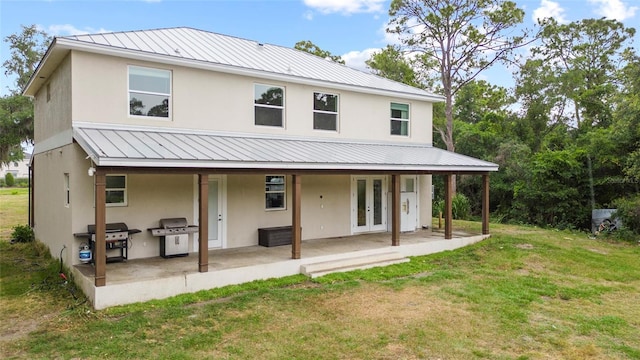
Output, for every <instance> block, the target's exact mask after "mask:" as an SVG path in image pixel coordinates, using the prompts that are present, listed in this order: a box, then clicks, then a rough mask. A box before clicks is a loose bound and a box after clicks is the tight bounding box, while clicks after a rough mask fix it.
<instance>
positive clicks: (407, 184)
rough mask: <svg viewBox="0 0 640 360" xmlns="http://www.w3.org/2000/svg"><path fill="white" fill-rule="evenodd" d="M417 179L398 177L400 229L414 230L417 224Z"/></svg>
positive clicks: (413, 177)
mask: <svg viewBox="0 0 640 360" xmlns="http://www.w3.org/2000/svg"><path fill="white" fill-rule="evenodd" d="M416 184H417V179H416V177H415V176H401V177H400V231H415V230H416V226H417V224H418V196H417V192H416V190H417V187H416Z"/></svg>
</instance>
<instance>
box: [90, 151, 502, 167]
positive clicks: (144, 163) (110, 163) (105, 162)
mask: <svg viewBox="0 0 640 360" xmlns="http://www.w3.org/2000/svg"><path fill="white" fill-rule="evenodd" d="M81 146H82V145H81ZM83 148H84V147H83ZM90 157H91V158H92V160H93V162H94V163H95V164H96V166H105V167H128V168H152V167H163V168H178V169H180V168H202V169H220V170H225V169H228V170H242V169H248V170H251V169H255V170H268V169H282V170H323V171H325V170H326V171H330V170H339V171H349V170H353V171H408V172H412V171H425V172H430V171H433V172H494V171H498V167H497V166H456V165H442V166H421V165H385V164H376V165H371V164H366V165H365V164H349V163H340V164H335V163H334V164H325V163H322V164H317V163H282V162H235V161H234V162H229V161H224V162H222V161H192V160H191V161H180V160H163V159H161V160H142V159H128V160H127V159H115V158H108V159H106V158H102V159H101V158H99V157H97V156H96V155H95V153H93V154H90Z"/></svg>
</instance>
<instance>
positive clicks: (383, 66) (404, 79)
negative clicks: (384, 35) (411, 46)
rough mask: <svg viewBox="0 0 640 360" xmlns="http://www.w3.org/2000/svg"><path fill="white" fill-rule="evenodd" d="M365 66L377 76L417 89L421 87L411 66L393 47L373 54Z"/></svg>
mask: <svg viewBox="0 0 640 360" xmlns="http://www.w3.org/2000/svg"><path fill="white" fill-rule="evenodd" d="M365 64H367V66H368V67H369V68H370V69H371V70H372V72H373V73H374V74H376V75H378V76H382V77H385V78H387V79H391V80H394V81H397V82H401V83H403V84H407V85H411V86H415V87H419V88H421V87H423V86H422V85H421V84H420V82H419V80H418V75H417V73H416V72H415V70H414V69H413V67H412V64H411V63H410V62H409V61H408V60H406V59H405V58H404V56H403V54H402V52H401V51H400V49H398V48H397V47H395V46H391V45H387V47H386V48H384V49H382V50H380V51H379V52H374V53H373V54H372V55H371V58H369V60H367V61H365Z"/></svg>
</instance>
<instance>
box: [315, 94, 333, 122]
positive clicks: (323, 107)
mask: <svg viewBox="0 0 640 360" xmlns="http://www.w3.org/2000/svg"><path fill="white" fill-rule="evenodd" d="M313 129H314V130H333V131H337V130H338V95H334V94H327V93H320V92H314V93H313Z"/></svg>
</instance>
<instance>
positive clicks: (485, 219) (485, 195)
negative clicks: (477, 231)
mask: <svg viewBox="0 0 640 360" xmlns="http://www.w3.org/2000/svg"><path fill="white" fill-rule="evenodd" d="M482 234H483V235H487V234H489V174H483V175H482Z"/></svg>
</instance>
